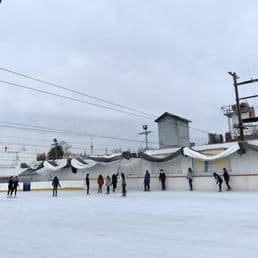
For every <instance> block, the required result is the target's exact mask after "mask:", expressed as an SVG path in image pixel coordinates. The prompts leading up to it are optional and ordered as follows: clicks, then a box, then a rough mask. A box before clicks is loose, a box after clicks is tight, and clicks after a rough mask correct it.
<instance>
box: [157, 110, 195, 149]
mask: <svg viewBox="0 0 258 258" xmlns="http://www.w3.org/2000/svg"><path fill="white" fill-rule="evenodd" d="M155 122H156V123H158V129H159V147H160V148H168V147H184V146H190V136H189V123H191V121H190V120H188V119H185V118H183V117H180V116H177V115H174V114H171V113H169V112H165V113H164V114H162V115H161V116H159V117H158V118H157V119H156V120H155Z"/></svg>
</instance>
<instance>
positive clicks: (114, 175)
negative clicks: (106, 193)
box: [111, 173, 119, 192]
mask: <svg viewBox="0 0 258 258" xmlns="http://www.w3.org/2000/svg"><path fill="white" fill-rule="evenodd" d="M118 175H119V173H116V174H113V175H112V179H111V180H112V186H113V189H112V191H113V192H115V191H116V188H117V177H118Z"/></svg>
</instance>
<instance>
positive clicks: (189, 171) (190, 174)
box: [187, 168, 194, 191]
mask: <svg viewBox="0 0 258 258" xmlns="http://www.w3.org/2000/svg"><path fill="white" fill-rule="evenodd" d="M193 176H194V174H193V170H192V169H191V168H188V172H187V179H188V182H189V187H190V191H193Z"/></svg>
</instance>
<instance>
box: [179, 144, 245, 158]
mask: <svg viewBox="0 0 258 258" xmlns="http://www.w3.org/2000/svg"><path fill="white" fill-rule="evenodd" d="M239 149H240V146H239V144H238V143H235V144H233V145H232V146H230V147H229V148H228V149H226V150H224V151H222V152H220V153H218V154H216V155H205V154H202V153H200V152H198V151H194V150H192V149H190V148H188V147H185V148H184V150H183V152H184V155H186V156H188V157H191V158H193V159H199V160H207V161H209V160H216V159H222V158H225V157H227V156H229V155H231V154H233V153H235V152H236V151H238V150H239Z"/></svg>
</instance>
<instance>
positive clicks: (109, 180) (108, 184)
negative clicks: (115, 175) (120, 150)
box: [106, 176, 112, 194]
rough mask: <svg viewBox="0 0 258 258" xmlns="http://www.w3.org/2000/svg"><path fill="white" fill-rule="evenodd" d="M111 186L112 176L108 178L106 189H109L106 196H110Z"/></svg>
mask: <svg viewBox="0 0 258 258" xmlns="http://www.w3.org/2000/svg"><path fill="white" fill-rule="evenodd" d="M111 184H112V182H111V178H110V176H107V177H106V187H107V192H106V194H109V192H110V186H111Z"/></svg>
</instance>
